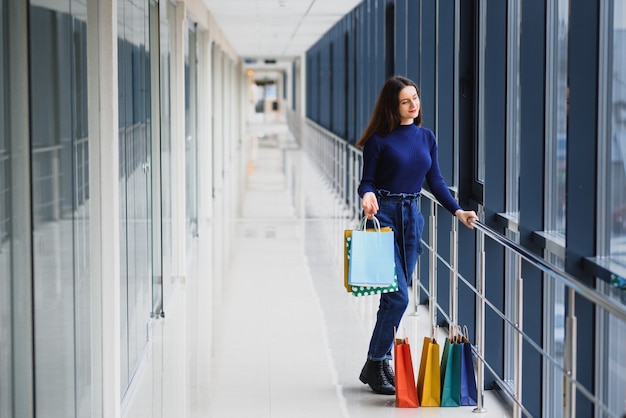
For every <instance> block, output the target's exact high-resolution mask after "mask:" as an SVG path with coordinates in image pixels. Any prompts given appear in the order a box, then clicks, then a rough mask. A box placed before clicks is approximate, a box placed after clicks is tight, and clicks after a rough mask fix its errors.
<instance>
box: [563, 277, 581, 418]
mask: <svg viewBox="0 0 626 418" xmlns="http://www.w3.org/2000/svg"><path fill="white" fill-rule="evenodd" d="M568 297H569V300H568V315H567V323H566V328H565V329H566V334H565V359H564V360H565V370H566V372H567V376H566V377H565V379H564V381H565V382H566V384H565V387H564V388H563V390H564V391H565V414H564V415H565V418H575V417H576V378H577V376H576V373H577V370H576V361H577V356H578V353H577V349H576V345H577V344H578V324H577V321H576V292H575V291H574V289H572V288H570V289H569V296H568Z"/></svg>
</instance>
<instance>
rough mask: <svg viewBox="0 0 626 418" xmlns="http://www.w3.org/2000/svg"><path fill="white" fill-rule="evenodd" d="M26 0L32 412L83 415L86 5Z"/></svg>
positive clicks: (86, 401)
mask: <svg viewBox="0 0 626 418" xmlns="http://www.w3.org/2000/svg"><path fill="white" fill-rule="evenodd" d="M54 6H55V8H54V10H53V9H50V8H49V7H50V5H49V4H48V3H46V2H31V7H30V10H29V19H30V25H29V42H30V81H29V84H30V112H31V121H32V123H31V141H30V145H31V156H32V157H31V189H32V220H33V233H32V236H33V248H34V251H33V269H34V270H33V276H34V277H33V291H34V303H35V309H34V321H35V333H34V337H35V392H36V399H37V402H36V415H42V416H43V415H45V416H48V417H68V416H86V415H89V413H90V412H89V411H90V404H91V392H90V387H91V373H90V370H91V346H90V341H91V334H90V327H91V316H90V312H91V311H90V306H91V304H90V295H91V291H90V281H89V216H88V214H89V200H88V190H89V188H88V187H87V183H88V176H87V172H88V164H87V162H88V161H89V148H88V131H87V115H86V112H85V107H86V106H85V104H86V103H87V78H86V74H87V71H86V70H87V53H86V52H87V51H86V48H87V41H86V39H87V28H86V26H87V24H86V22H85V16H86V15H87V13H86V6H85V3H84V2H81V1H78V0H67V1H64V2H56V3H55V4H54Z"/></svg>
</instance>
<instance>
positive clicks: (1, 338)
mask: <svg viewBox="0 0 626 418" xmlns="http://www.w3.org/2000/svg"><path fill="white" fill-rule="evenodd" d="M5 17H6V11H5V2H1V3H0V416H2V417H10V416H13V407H12V404H11V402H12V398H13V395H12V382H11V375H12V352H11V347H12V345H13V344H12V341H11V329H12V328H11V217H10V216H11V215H10V214H11V207H10V205H11V186H10V183H9V182H10V181H11V176H10V167H9V156H10V148H9V142H8V138H9V136H8V133H7V124H6V121H7V120H9V117H8V115H7V114H6V113H7V111H8V106H7V104H6V103H5V101H6V97H7V92H6V87H7V83H6V81H7V75H8V68H7V66H8V62H7V60H6V57H7V56H8V50H7V45H6V43H5V42H6V33H5V31H6V25H5Z"/></svg>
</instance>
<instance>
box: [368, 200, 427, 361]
mask: <svg viewBox="0 0 626 418" xmlns="http://www.w3.org/2000/svg"><path fill="white" fill-rule="evenodd" d="M377 198H378V207H379V210H378V213H377V214H376V218H378V220H379V221H380V225H381V226H390V227H391V228H392V229H393V231H394V235H395V259H396V274H397V275H398V291H397V292H391V293H383V294H381V296H380V305H379V306H378V313H377V314H376V325H375V326H374V331H373V333H372V339H371V340H370V346H369V350H368V353H367V358H368V359H369V360H384V359H391V350H392V349H393V330H394V327H395V328H397V327H398V325H400V320H401V319H402V316H403V315H404V312H405V311H406V307H407V306H408V304H409V292H408V286H409V285H410V284H411V278H412V276H413V271H414V270H415V265H416V264H417V257H418V256H419V255H420V254H421V253H422V231H423V229H424V217H423V216H422V214H421V212H420V211H419V207H418V195H417V194H404V193H400V194H395V193H390V192H388V191H386V190H379V191H378V193H377Z"/></svg>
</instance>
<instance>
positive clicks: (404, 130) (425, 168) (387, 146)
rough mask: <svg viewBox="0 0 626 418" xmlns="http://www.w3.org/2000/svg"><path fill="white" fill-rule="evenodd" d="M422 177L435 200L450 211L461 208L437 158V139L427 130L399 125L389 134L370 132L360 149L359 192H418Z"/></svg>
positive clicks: (420, 188) (362, 193)
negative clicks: (370, 135) (361, 151)
mask: <svg viewBox="0 0 626 418" xmlns="http://www.w3.org/2000/svg"><path fill="white" fill-rule="evenodd" d="M424 179H426V181H427V182H428V187H429V188H430V190H431V192H432V193H433V194H434V195H435V197H436V198H437V200H439V202H440V203H441V204H442V205H443V206H444V207H445V208H446V209H448V210H449V211H450V212H451V213H452V214H454V212H456V211H457V210H458V209H460V207H459V204H458V203H457V202H456V200H454V198H453V197H452V195H451V194H450V190H449V189H448V185H447V184H446V182H445V180H444V179H443V176H442V175H441V172H440V171H439V161H438V159H437V141H436V140H435V134H433V132H432V131H431V130H430V129H427V128H422V127H419V126H417V125H414V124H411V125H399V126H398V127H397V128H396V129H394V130H393V132H391V133H390V134H389V135H386V136H379V135H372V137H370V139H369V140H368V141H367V142H366V143H365V147H364V148H363V176H362V178H361V184H360V185H359V195H360V196H361V197H363V195H364V194H365V193H367V192H374V193H376V190H378V189H383V190H388V191H390V192H392V193H419V192H420V191H421V190H422V183H424Z"/></svg>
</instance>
